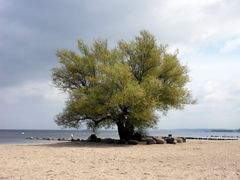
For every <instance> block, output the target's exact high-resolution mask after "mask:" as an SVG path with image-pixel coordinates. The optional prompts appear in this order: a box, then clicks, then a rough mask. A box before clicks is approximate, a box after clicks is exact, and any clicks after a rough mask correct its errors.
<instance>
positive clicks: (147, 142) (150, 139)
mask: <svg viewBox="0 0 240 180" xmlns="http://www.w3.org/2000/svg"><path fill="white" fill-rule="evenodd" d="M146 144H148V145H150V144H156V141H155V140H154V139H153V138H148V139H146Z"/></svg>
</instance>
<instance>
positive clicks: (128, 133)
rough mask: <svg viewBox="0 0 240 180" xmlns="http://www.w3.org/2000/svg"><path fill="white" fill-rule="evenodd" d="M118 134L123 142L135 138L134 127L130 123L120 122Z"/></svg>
mask: <svg viewBox="0 0 240 180" xmlns="http://www.w3.org/2000/svg"><path fill="white" fill-rule="evenodd" d="M117 127H118V134H119V137H120V139H121V140H130V139H133V137H134V126H133V125H131V124H129V123H124V122H118V123H117Z"/></svg>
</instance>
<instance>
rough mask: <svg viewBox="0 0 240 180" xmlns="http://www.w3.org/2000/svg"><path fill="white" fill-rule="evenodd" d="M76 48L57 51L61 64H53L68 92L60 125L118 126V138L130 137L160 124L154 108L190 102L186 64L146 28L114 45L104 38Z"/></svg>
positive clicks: (58, 83)
mask: <svg viewBox="0 0 240 180" xmlns="http://www.w3.org/2000/svg"><path fill="white" fill-rule="evenodd" d="M78 49H79V51H80V52H79V53H76V52H73V51H70V50H66V49H62V50H59V51H57V57H58V59H59V62H60V64H61V66H60V67H57V68H54V69H53V82H54V83H55V85H56V86H57V87H58V88H60V89H61V90H63V91H64V92H67V93H68V95H69V98H68V100H67V102H66V107H65V108H64V110H63V112H62V113H60V114H59V115H57V118H56V123H57V124H58V125H60V126H64V127H79V126H80V125H82V124H85V125H87V126H88V127H89V128H93V129H95V128H99V127H111V126H115V125H116V126H117V128H118V133H119V137H120V139H125V140H128V139H132V138H133V136H134V133H135V132H136V130H138V129H142V128H148V127H153V126H154V125H156V124H157V119H158V118H157V116H156V111H160V112H162V113H164V114H166V113H167V112H168V110H169V109H172V108H175V109H182V108H183V107H184V105H185V104H190V103H192V98H191V94H190V92H189V90H188V89H186V88H185V85H186V83H187V82H188V81H189V77H188V74H187V68H186V66H184V65H181V64H180V62H179V59H178V57H177V53H173V54H172V53H168V52H167V48H166V46H163V45H158V44H157V42H156V39H155V37H154V36H153V35H151V34H150V33H148V32H147V31H141V32H140V35H139V36H137V37H135V39H134V40H133V41H130V42H126V41H120V42H119V43H118V44H117V47H116V48H113V49H109V48H108V46H107V41H106V40H97V41H94V43H93V44H92V45H91V46H87V45H86V44H85V43H84V42H83V41H81V40H79V41H78Z"/></svg>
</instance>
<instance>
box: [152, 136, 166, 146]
mask: <svg viewBox="0 0 240 180" xmlns="http://www.w3.org/2000/svg"><path fill="white" fill-rule="evenodd" d="M153 139H154V140H155V141H156V144H165V140H164V139H163V138H160V137H153Z"/></svg>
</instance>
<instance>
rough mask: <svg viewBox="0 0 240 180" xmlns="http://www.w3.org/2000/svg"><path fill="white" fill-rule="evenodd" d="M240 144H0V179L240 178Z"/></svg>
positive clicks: (221, 142)
mask: <svg viewBox="0 0 240 180" xmlns="http://www.w3.org/2000/svg"><path fill="white" fill-rule="evenodd" d="M239 150H240V141H239V140H238V141H188V142H187V143H183V144H177V145H170V144H164V145H157V144H156V145H136V146H128V145H101V144H98V145H96V144H73V143H58V144H43V145H0V170H1V171H0V179H1V180H3V179H31V180H32V179H64V180H67V179H81V180H82V179H89V180H90V179H98V180H104V179H124V180H126V179H139V180H140V179H149V180H150V179H151V180H152V179H169V180H170V179H171V180H173V179H184V180H186V179H191V180H192V179H211V180H212V179H230V180H235V179H236V180H239V179H240V152H239Z"/></svg>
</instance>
